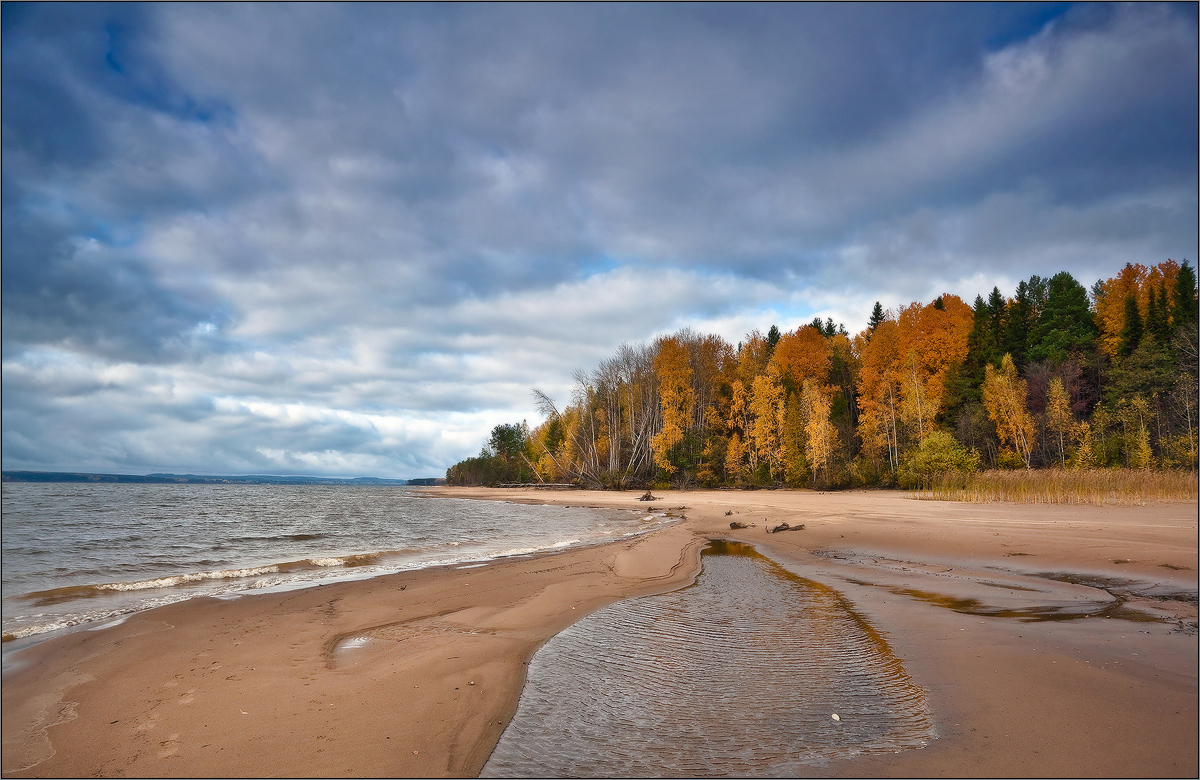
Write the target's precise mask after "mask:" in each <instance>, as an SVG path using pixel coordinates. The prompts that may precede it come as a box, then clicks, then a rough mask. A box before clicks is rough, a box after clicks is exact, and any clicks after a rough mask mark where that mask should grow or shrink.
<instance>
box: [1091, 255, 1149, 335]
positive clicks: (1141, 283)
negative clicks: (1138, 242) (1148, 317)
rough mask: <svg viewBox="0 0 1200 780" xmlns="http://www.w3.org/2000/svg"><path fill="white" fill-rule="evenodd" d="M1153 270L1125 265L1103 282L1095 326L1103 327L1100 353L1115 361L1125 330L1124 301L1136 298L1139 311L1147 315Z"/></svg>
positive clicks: (1097, 300)
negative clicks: (1146, 287)
mask: <svg viewBox="0 0 1200 780" xmlns="http://www.w3.org/2000/svg"><path fill="white" fill-rule="evenodd" d="M1149 277H1150V270H1149V269H1148V268H1146V266H1144V265H1141V264H1140V263H1126V264H1125V267H1124V268H1122V269H1121V270H1120V272H1119V273H1118V274H1117V275H1116V276H1114V277H1112V278H1111V279H1105V280H1104V281H1102V282H1100V285H1099V287H1100V289H1099V295H1098V296H1097V297H1096V303H1095V306H1096V324H1097V325H1099V326H1100V349H1101V350H1103V351H1104V353H1105V354H1106V355H1108V356H1109V357H1110V358H1115V357H1116V356H1117V353H1118V352H1119V351H1120V348H1121V329H1122V328H1124V327H1125V299H1126V298H1128V297H1129V296H1130V295H1133V296H1134V297H1135V298H1136V299H1137V302H1138V308H1139V309H1140V310H1141V311H1142V312H1143V316H1145V315H1144V312H1145V311H1146V303H1147V301H1146V292H1145V286H1146V281H1147V280H1148V279H1149Z"/></svg>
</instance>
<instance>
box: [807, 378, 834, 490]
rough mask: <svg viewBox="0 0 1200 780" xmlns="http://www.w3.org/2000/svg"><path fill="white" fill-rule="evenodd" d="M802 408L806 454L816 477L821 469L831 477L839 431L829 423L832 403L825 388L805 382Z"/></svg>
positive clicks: (816, 383) (813, 382) (818, 384)
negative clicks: (832, 459)
mask: <svg viewBox="0 0 1200 780" xmlns="http://www.w3.org/2000/svg"><path fill="white" fill-rule="evenodd" d="M800 403H801V406H802V408H803V416H804V430H805V433H806V434H807V435H806V437H805V448H804V454H805V455H806V457H807V460H808V465H809V468H811V469H812V472H813V476H814V477H815V476H816V475H817V474H819V473H820V470H821V469H825V476H826V478H828V476H829V461H830V458H831V457H832V455H833V450H834V448H835V447H836V446H837V431H836V430H835V429H834V427H833V423H832V422H830V421H829V409H830V406H831V404H830V401H829V395H828V393H826V392H825V388H824V387H823V386H822V385H821V384H820V383H819V382H815V381H813V380H811V379H807V380H805V382H804V390H803V395H802V396H801V402H800Z"/></svg>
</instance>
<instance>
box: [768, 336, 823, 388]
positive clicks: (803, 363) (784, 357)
mask: <svg viewBox="0 0 1200 780" xmlns="http://www.w3.org/2000/svg"><path fill="white" fill-rule="evenodd" d="M832 352H833V350H832V349H831V347H830V345H829V340H828V339H826V338H825V337H824V336H823V335H822V334H821V333H820V332H819V331H818V330H817V329H816V328H814V327H813V326H812V325H805V326H804V327H802V328H799V329H797V330H796V331H795V332H794V333H786V334H784V335H783V337H782V338H780V339H779V343H778V344H776V345H775V351H774V352H772V353H771V365H773V366H775V368H776V370H777V371H778V372H779V374H780V375H781V376H786V377H789V378H790V379H791V380H792V382H793V383H794V385H795V387H801V386H803V384H804V380H805V379H816V380H817V381H818V382H824V381H825V380H826V378H828V376H829V361H830V356H831V355H832Z"/></svg>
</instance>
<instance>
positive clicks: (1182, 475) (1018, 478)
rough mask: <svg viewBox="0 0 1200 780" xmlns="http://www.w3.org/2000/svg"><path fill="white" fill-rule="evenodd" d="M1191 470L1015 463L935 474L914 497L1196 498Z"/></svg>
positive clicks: (1094, 501) (1097, 501)
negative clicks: (1021, 465)
mask: <svg viewBox="0 0 1200 780" xmlns="http://www.w3.org/2000/svg"><path fill="white" fill-rule="evenodd" d="M1196 478H1197V475H1196V472H1195V471H1177V470H1161V471H1155V470H1150V469H1037V470H1027V469H1019V470H1014V471H999V470H991V471H981V472H977V473H975V474H962V473H951V474H943V475H940V476H939V477H935V478H934V480H933V484H932V485H931V486H930V487H929V488H926V489H922V490H912V491H909V495H910V496H911V497H913V498H917V499H924V500H932V501H970V502H973V503H979V504H986V503H990V502H996V501H1012V502H1016V503H1021V504H1091V505H1093V506H1104V505H1105V504H1136V505H1144V504H1146V503H1148V502H1155V501H1196V500H1197V489H1196Z"/></svg>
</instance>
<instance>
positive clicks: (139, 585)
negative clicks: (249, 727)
mask: <svg viewBox="0 0 1200 780" xmlns="http://www.w3.org/2000/svg"><path fill="white" fill-rule="evenodd" d="M392 554H394V553H393V552H374V553H357V554H354V555H340V556H328V557H318V558H304V559H302V560H298V561H286V562H284V563H272V564H268V565H266V566H250V567H245V568H237V569H217V570H214V571H199V572H187V573H184V574H171V575H167V576H164V577H154V578H152V579H147V580H134V581H132V582H102V583H95V584H89V585H66V586H64V587H61V588H51V589H49V590H40V591H36V592H33V593H27V594H25V595H22V596H20V597H19V598H20V599H22V600H24V601H28V602H31V603H33V604H34V605H36V606H50V605H52V604H61V603H63V602H66V601H73V600H76V599H86V598H93V597H96V596H104V595H111V594H113V593H127V592H130V591H140V590H153V589H159V588H176V587H180V586H184V585H193V584H196V583H202V582H211V581H217V580H236V579H242V578H249V577H262V576H263V575H266V574H290V573H296V572H304V571H313V570H318V569H329V568H333V567H338V566H340V567H345V568H354V567H358V566H370V565H372V564H375V563H378V562H379V560H380V559H382V558H384V557H387V556H389V555H392Z"/></svg>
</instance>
